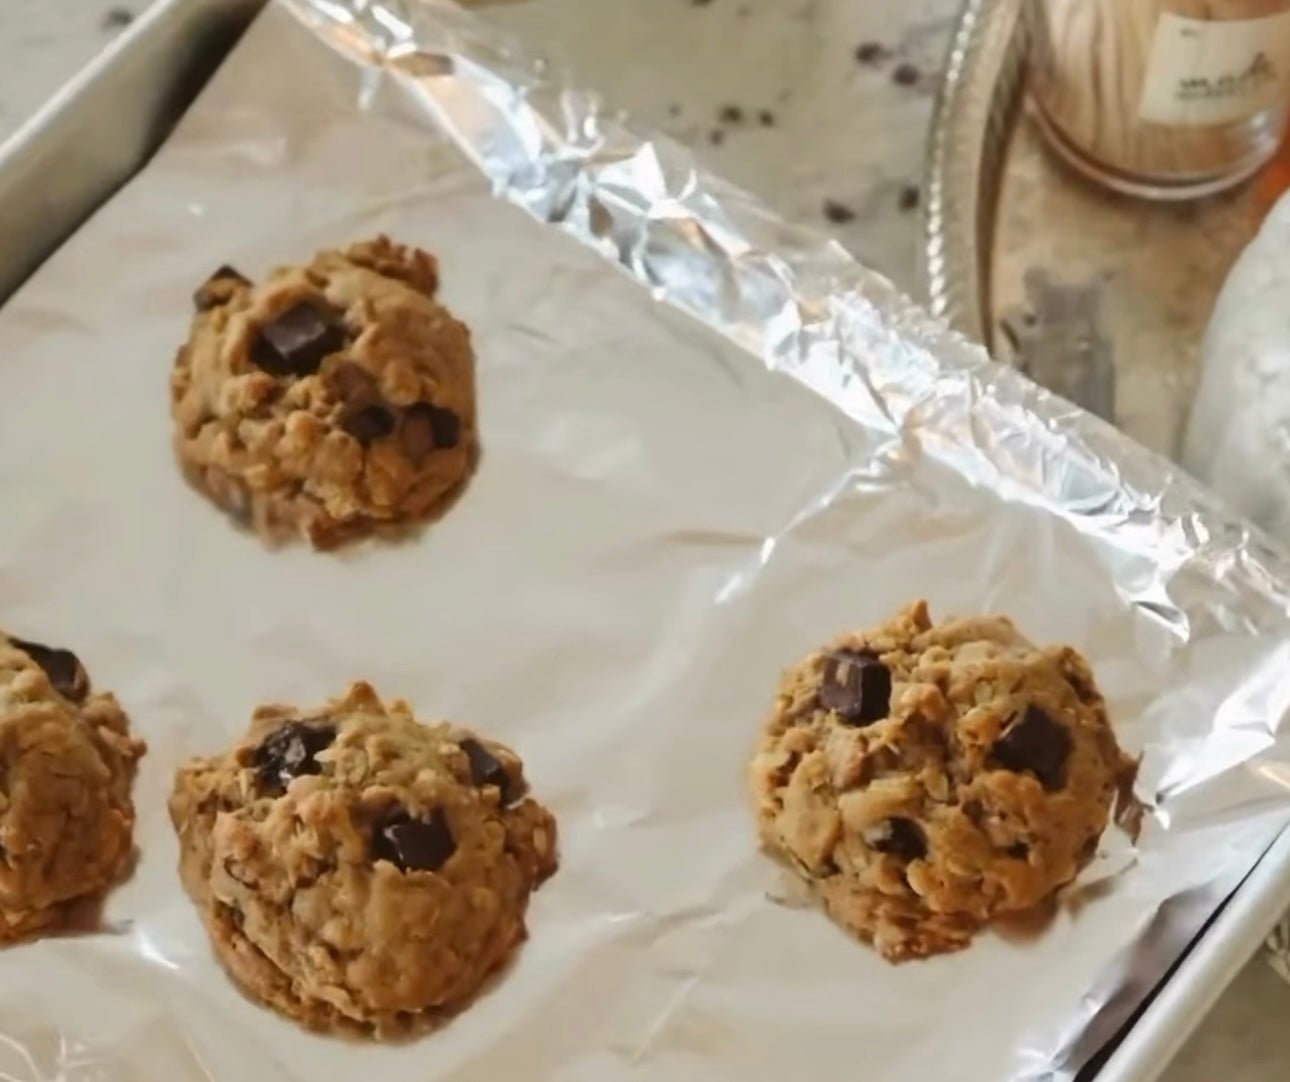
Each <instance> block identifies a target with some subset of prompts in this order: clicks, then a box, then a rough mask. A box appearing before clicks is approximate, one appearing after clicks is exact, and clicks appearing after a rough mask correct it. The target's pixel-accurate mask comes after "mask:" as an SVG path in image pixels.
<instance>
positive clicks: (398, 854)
mask: <svg viewBox="0 0 1290 1082" xmlns="http://www.w3.org/2000/svg"><path fill="white" fill-rule="evenodd" d="M170 814H171V819H172V820H173V822H174V825H175V830H176V832H177V833H178V835H179V841H180V873H181V877H182V879H183V883H184V886H185V888H186V889H187V891H188V893H189V895H190V896H191V897H192V899H193V900H194V902H195V903H196V905H197V907H198V909H199V911H200V912H201V915H202V918H203V920H204V922H205V924H206V928H207V931H208V932H209V934H210V938H211V942H212V944H213V946H214V950H215V953H216V954H217V955H218V957H219V959H220V961H221V962H222V963H223V965H224V967H225V968H226V969H227V970H228V972H229V973H230V974H231V975H232V977H233V978H234V979H235V980H236V981H237V982H238V983H239V984H240V985H241V986H242V987H243V988H244V989H245V990H246V991H247V992H249V993H250V994H251V995H252V996H253V997H254V998H257V999H259V1000H261V1001H263V1002H265V1003H267V1004H269V1005H270V1006H273V1007H275V1008H277V1009H278V1010H279V1011H282V1012H283V1013H285V1014H287V1015H289V1016H291V1017H292V1018H295V1019H297V1020H298V1021H300V1022H302V1023H304V1024H305V1025H307V1026H309V1027H311V1028H314V1029H320V1030H347V1031H354V1032H360V1033H365V1034H373V1035H377V1036H385V1035H395V1034H399V1033H403V1032H407V1031H410V1030H414V1029H417V1028H422V1027H424V1026H425V1025H426V1024H429V1023H431V1022H433V1021H436V1020H438V1018H439V1017H441V1016H442V1015H443V1014H445V1013H446V1012H449V1011H451V1010H452V1009H454V1008H459V1007H461V1006H462V1005H464V1004H465V1003H466V1002H467V1001H468V1000H469V999H470V998H471V997H472V996H473V994H474V993H475V992H476V991H477V990H478V989H479V987H480V985H481V984H482V983H483V982H484V980H485V979H486V978H487V977H488V976H489V974H491V973H492V972H493V971H494V970H496V969H497V968H498V967H499V966H501V965H502V964H503V963H504V962H505V961H506V959H507V958H508V956H509V955H510V954H511V953H512V951H513V950H514V949H515V947H516V946H517V945H518V944H519V942H520V941H521V940H522V939H523V938H524V936H525V923H524V916H525V910H526V907H527V904H528V899H529V895H530V893H531V892H532V891H533V890H534V889H535V888H536V887H537V886H538V884H539V883H541V881H542V880H543V879H545V878H546V877H547V876H548V875H550V874H551V873H552V872H553V871H554V870H555V866H556V855H555V821H554V819H553V818H552V816H551V814H550V812H548V811H547V810H546V809H545V808H544V807H542V805H540V804H539V803H537V801H535V800H533V799H532V798H531V797H529V796H528V786H527V784H526V782H525V778H524V772H523V766H522V764H521V762H520V760H519V758H517V757H516V755H515V754H514V753H513V752H512V751H511V750H510V749H508V748H506V747H504V746H503V745H501V744H498V743H496V742H494V741H491V740H488V739H485V738H484V737H481V736H479V735H477V734H475V733H472V732H470V731H469V730H466V729H461V728H457V727H456V726H453V725H450V724H447V723H438V724H434V725H423V724H420V723H419V722H417V721H416V720H415V719H414V717H413V715H412V711H411V709H410V708H409V707H408V705H407V704H406V703H403V702H398V701H394V702H391V703H389V704H384V703H382V702H381V700H380V699H379V698H378V697H377V695H376V693H375V691H373V689H372V688H371V687H370V686H369V685H367V684H362V683H359V684H354V685H353V686H351V687H350V689H349V690H348V692H347V693H346V694H345V695H344V696H343V697H342V698H340V699H337V700H333V701H332V702H330V703H328V704H327V705H326V706H325V707H323V708H322V709H319V710H312V711H307V712H304V713H302V712H300V711H297V710H296V709H294V708H292V707H288V706H265V707H261V708H260V709H259V710H257V711H256V713H255V716H254V718H253V720H252V723H251V727H250V730H249V732H248V733H247V735H246V737H245V738H244V739H243V740H242V741H240V742H239V743H238V744H237V745H236V746H235V747H234V748H233V749H232V750H231V751H229V752H228V753H227V754H224V755H220V756H216V757H214V758H209V759H198V760H194V761H192V762H190V763H188V764H186V765H185V766H183V767H182V768H181V769H180V770H179V772H178V773H177V775H176V777H175V783H174V788H173V791H172V795H171V798H170Z"/></svg>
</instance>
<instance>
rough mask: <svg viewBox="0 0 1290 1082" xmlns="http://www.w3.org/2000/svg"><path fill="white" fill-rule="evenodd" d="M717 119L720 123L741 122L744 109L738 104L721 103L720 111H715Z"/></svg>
mask: <svg viewBox="0 0 1290 1082" xmlns="http://www.w3.org/2000/svg"><path fill="white" fill-rule="evenodd" d="M717 119H718V120H720V121H721V123H722V124H742V123H743V122H744V111H743V109H741V108H740V107H739V106H738V105H723V106H722V107H721V111H720V112H719V113H717Z"/></svg>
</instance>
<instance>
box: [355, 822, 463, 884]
mask: <svg viewBox="0 0 1290 1082" xmlns="http://www.w3.org/2000/svg"><path fill="white" fill-rule="evenodd" d="M456 851H457V843H456V842H455V841H454V840H453V837H452V831H451V830H450V829H449V827H448V820H447V819H446V818H445V817H444V814H443V810H442V809H441V808H436V809H435V810H434V811H433V812H431V814H430V818H429V819H413V818H412V817H411V816H410V815H408V814H406V813H405V812H396V813H395V814H394V815H391V816H390V817H388V818H387V819H385V820H384V821H382V822H380V823H377V824H376V827H375V829H374V830H373V832H372V858H373V859H374V860H388V861H389V862H390V863H391V864H393V865H394V866H395V867H396V868H398V869H399V871H401V872H436V871H438V870H439V869H440V868H442V867H443V866H444V865H445V864H446V863H448V858H449V857H451V856H452V855H453V853H455V852H456Z"/></svg>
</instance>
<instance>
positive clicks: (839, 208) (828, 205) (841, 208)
mask: <svg viewBox="0 0 1290 1082" xmlns="http://www.w3.org/2000/svg"><path fill="white" fill-rule="evenodd" d="M824 217H826V218H827V219H828V220H829V221H831V222H832V223H833V224H834V225H845V224H846V223H847V222H853V221H855V217H856V212H855V211H854V210H852V209H851V208H850V207H849V206H847V205H846V204H845V203H839V202H838V201H837V200H836V199H826V200H825V201H824Z"/></svg>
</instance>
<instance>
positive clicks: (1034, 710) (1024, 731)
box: [990, 706, 1071, 790]
mask: <svg viewBox="0 0 1290 1082" xmlns="http://www.w3.org/2000/svg"><path fill="white" fill-rule="evenodd" d="M1070 753H1071V734H1070V733H1068V732H1067V731H1066V730H1065V728H1063V727H1062V726H1061V725H1059V724H1058V723H1057V722H1055V721H1053V719H1052V718H1050V717H1049V716H1048V715H1047V714H1045V713H1044V712H1043V711H1042V710H1040V709H1039V707H1037V706H1028V707H1026V709H1025V710H1024V711H1023V712H1022V713H1021V715H1020V717H1016V718H1013V720H1012V723H1011V724H1010V725H1009V726H1008V728H1007V729H1006V730H1005V731H1004V734H1003V735H1002V736H1001V737H999V739H998V740H996V741H995V742H994V747H992V748H991V749H990V759H991V761H992V762H993V763H994V765H996V766H1000V767H1002V768H1003V769H1004V770H1011V771H1013V772H1014V773H1018V774H1019V773H1022V772H1023V771H1029V772H1030V773H1032V774H1034V775H1035V777H1037V778H1038V779H1039V782H1040V784H1041V785H1042V786H1043V787H1044V788H1045V789H1049V790H1052V789H1057V788H1060V786H1061V784H1062V780H1063V777H1064V776H1065V773H1066V760H1067V759H1068V758H1070Z"/></svg>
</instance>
